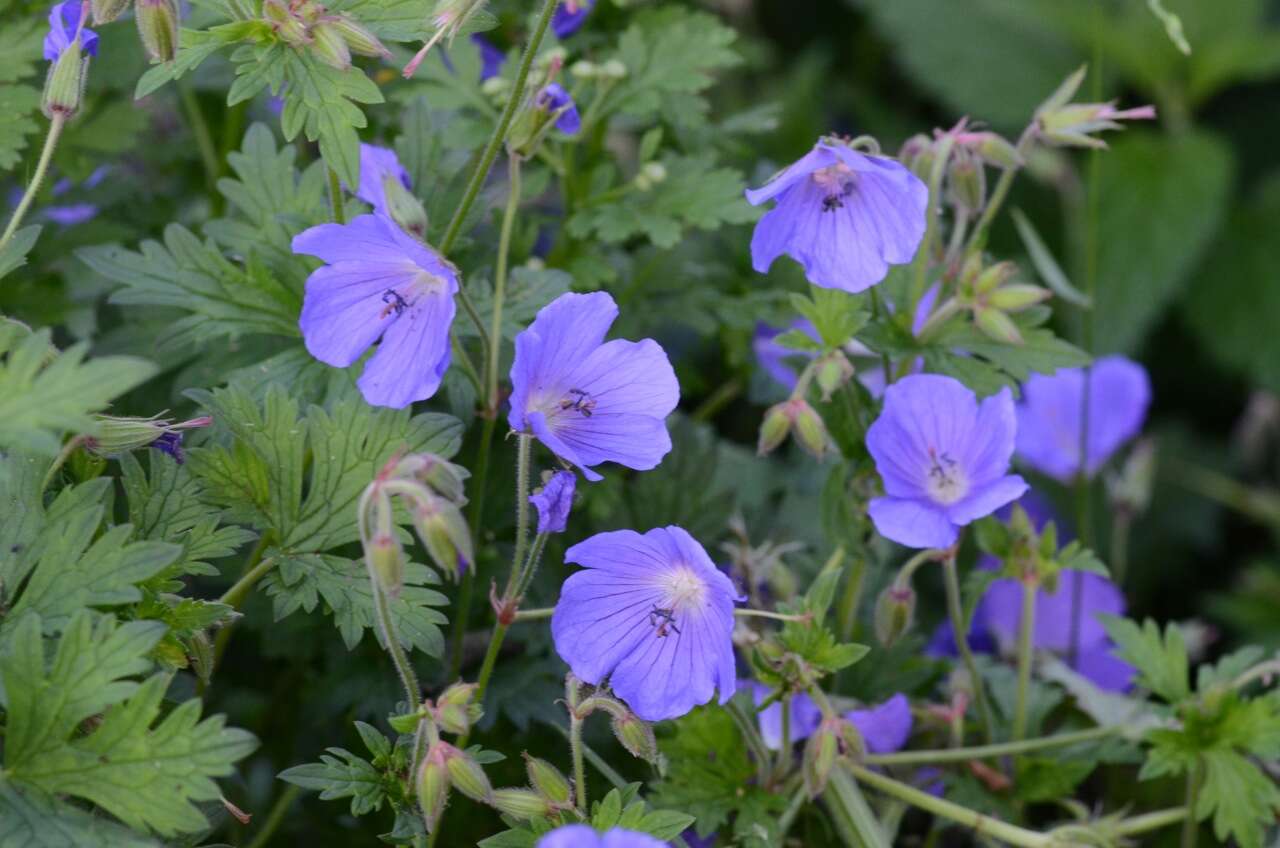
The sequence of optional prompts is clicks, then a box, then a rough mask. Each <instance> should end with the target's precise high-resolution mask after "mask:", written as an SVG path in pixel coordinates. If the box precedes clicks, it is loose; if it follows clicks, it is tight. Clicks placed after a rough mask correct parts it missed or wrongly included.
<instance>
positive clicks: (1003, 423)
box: [958, 386, 1018, 485]
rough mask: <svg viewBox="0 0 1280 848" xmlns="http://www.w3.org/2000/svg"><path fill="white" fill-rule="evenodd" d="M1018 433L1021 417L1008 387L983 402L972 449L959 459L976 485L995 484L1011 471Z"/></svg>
mask: <svg viewBox="0 0 1280 848" xmlns="http://www.w3.org/2000/svg"><path fill="white" fill-rule="evenodd" d="M1017 430H1018V415H1017V413H1016V412H1015V411H1014V406H1013V395H1012V394H1011V393H1010V391H1009V389H1008V387H1007V386H1006V387H1005V388H1003V389H1001V390H1000V391H999V392H997V393H996V394H994V395H992V396H991V397H988V398H983V400H982V402H981V403H980V404H979V405H978V418H977V422H976V423H975V424H974V427H973V438H972V440H971V441H970V443H969V449H968V450H967V451H966V452H965V453H964V455H962V456H960V457H958V459H960V461H961V463H962V464H963V465H964V468H965V471H966V472H967V474H968V475H969V481H970V482H971V483H972V484H974V485H978V484H981V483H983V482H986V481H989V480H993V479H995V478H997V477H1000V476H1002V475H1004V473H1005V472H1006V471H1008V470H1009V460H1010V459H1011V458H1012V457H1013V447H1014V442H1015V436H1016V434H1017Z"/></svg>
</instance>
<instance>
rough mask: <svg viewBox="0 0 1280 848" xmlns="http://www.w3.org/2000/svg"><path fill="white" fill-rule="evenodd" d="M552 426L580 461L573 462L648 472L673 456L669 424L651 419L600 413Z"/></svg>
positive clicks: (562, 418)
mask: <svg viewBox="0 0 1280 848" xmlns="http://www.w3.org/2000/svg"><path fill="white" fill-rule="evenodd" d="M549 425H550V429H551V432H553V433H554V434H555V435H556V437H557V438H558V440H559V441H560V443H561V444H564V445H567V446H569V448H571V449H572V451H573V454H574V455H575V456H577V460H573V459H570V458H569V457H568V456H566V457H565V459H569V461H570V462H581V463H582V464H584V465H599V464H600V463H602V462H616V463H618V464H619V465H625V466H626V467H628V468H633V469H635V470H636V471H648V470H649V469H650V468H656V467H657V466H658V463H660V462H662V458H663V457H664V456H666V455H667V454H668V453H670V452H671V435H670V433H668V432H667V423H666V421H664V420H663V419H662V418H654V417H653V416H651V415H636V414H634V413H625V412H624V413H600V414H595V415H592V416H591V417H590V418H587V417H583V416H558V417H557V418H555V419H554V420H553V421H551V422H549ZM548 447H550V445H548ZM553 450H554V448H553Z"/></svg>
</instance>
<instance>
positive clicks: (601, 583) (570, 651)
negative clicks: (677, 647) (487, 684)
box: [551, 569, 663, 703]
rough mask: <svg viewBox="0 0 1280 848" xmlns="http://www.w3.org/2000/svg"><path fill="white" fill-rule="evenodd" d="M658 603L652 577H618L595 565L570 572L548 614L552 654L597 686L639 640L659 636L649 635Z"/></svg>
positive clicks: (660, 596)
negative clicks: (553, 607) (636, 579)
mask: <svg viewBox="0 0 1280 848" xmlns="http://www.w3.org/2000/svg"><path fill="white" fill-rule="evenodd" d="M662 602H663V592H662V588H661V587H660V586H659V584H658V583H657V582H656V581H631V580H622V581H620V580H619V579H618V578H617V577H616V576H615V575H613V574H610V573H609V572H607V571H604V570H597V569H587V570H584V571H579V572H577V573H576V574H572V575H570V576H569V579H568V580H566V581H565V582H564V586H563V587H561V589H560V600H558V601H557V602H556V608H555V612H554V613H553V614H552V616H551V636H552V638H553V639H554V640H555V645H556V653H558V654H559V655H560V658H561V659H563V660H564V661H565V662H566V663H568V664H569V667H570V668H571V669H573V673H574V674H575V675H577V676H578V677H579V678H581V679H582V680H584V681H585V682H587V683H590V684H592V685H598V684H600V683H602V682H603V681H604V679H605V677H607V676H608V675H609V674H611V673H612V672H613V670H614V669H615V668H617V666H618V663H620V662H622V661H623V659H624V658H626V657H627V656H629V655H631V654H632V653H633V652H635V651H636V650H638V649H639V648H640V646H641V645H642V643H644V642H646V641H663V640H657V639H654V638H653V632H654V627H653V625H652V624H651V623H650V620H649V618H650V615H651V613H652V611H653V609H654V607H655V606H657V607H661V606H662ZM619 694H620V695H621V693H619ZM628 703H630V701H628Z"/></svg>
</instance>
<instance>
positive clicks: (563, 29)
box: [551, 0, 596, 38]
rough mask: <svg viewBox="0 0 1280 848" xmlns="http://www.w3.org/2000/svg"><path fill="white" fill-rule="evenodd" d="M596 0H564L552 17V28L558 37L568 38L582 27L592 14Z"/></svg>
mask: <svg viewBox="0 0 1280 848" xmlns="http://www.w3.org/2000/svg"><path fill="white" fill-rule="evenodd" d="M595 4H596V0H564V2H563V3H561V4H560V6H559V7H558V8H557V9H556V13H555V16H554V17H552V18H551V28H552V29H553V30H555V33H556V38H568V37H569V36H571V35H573V34H574V33H575V32H577V31H578V30H579V29H581V28H582V22H583V21H585V20H586V19H587V15H589V14H591V7H592V6H594V5H595Z"/></svg>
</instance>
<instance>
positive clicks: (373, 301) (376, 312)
mask: <svg viewBox="0 0 1280 848" xmlns="http://www.w3.org/2000/svg"><path fill="white" fill-rule="evenodd" d="M392 259H393V261H379V262H339V263H337V264H335V265H326V266H323V267H320V268H317V269H316V270H315V271H312V272H311V276H309V277H307V285H306V291H305V295H304V297H303V301H302V315H301V316H300V317H299V319H298V326H299V327H300V328H301V330H302V338H303V341H304V342H305V343H306V346H307V352H308V353H310V354H311V355H312V356H314V357H315V358H316V359H318V360H320V361H321V362H323V363H325V364H326V365H334V366H336V367H338V368H345V367H347V366H348V365H350V364H351V363H353V362H355V361H356V360H357V359H359V358H360V354H362V353H364V351H365V350H367V349H368V347H369V345H371V344H373V343H374V342H375V341H377V339H378V337H379V336H381V335H382V333H383V332H384V331H385V330H386V329H387V328H388V327H390V326H391V325H392V324H393V323H395V322H396V321H398V320H399V318H400V317H402V316H397V315H396V313H395V312H394V310H391V309H388V306H389V304H388V303H387V302H386V301H384V300H383V299H382V297H383V295H384V293H385V292H387V291H390V290H394V289H396V288H397V287H401V288H403V287H404V286H406V285H408V284H409V283H411V282H412V280H413V276H414V274H415V273H416V270H415V269H414V267H413V265H412V264H410V263H408V262H406V261H404V260H400V261H394V257H392Z"/></svg>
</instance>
